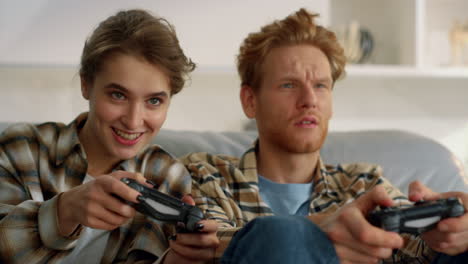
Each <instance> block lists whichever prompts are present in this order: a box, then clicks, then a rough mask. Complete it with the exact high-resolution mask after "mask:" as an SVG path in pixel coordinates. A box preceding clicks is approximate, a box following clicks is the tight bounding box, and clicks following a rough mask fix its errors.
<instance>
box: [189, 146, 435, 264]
mask: <svg viewBox="0 0 468 264" xmlns="http://www.w3.org/2000/svg"><path fill="white" fill-rule="evenodd" d="M181 160H182V162H183V163H184V164H185V165H186V167H187V168H188V170H189V171H190V173H191V175H192V179H193V183H192V195H193V197H194V199H195V202H196V204H197V206H198V207H200V208H202V210H203V211H204V212H205V214H206V216H207V218H209V219H214V220H216V221H217V222H218V223H219V224H220V226H221V228H220V229H219V231H218V234H217V235H218V238H219V239H220V246H219V247H218V249H217V250H216V252H215V256H216V259H215V261H214V262H218V261H219V258H220V257H221V256H222V254H223V253H224V250H225V249H226V247H227V246H228V244H229V242H230V241H231V239H232V237H233V236H234V235H235V233H236V232H237V231H238V230H239V229H240V228H242V227H243V226H244V225H246V224H247V223H248V222H249V221H251V220H253V219H254V218H256V217H259V216H269V215H273V212H272V210H271V208H269V207H268V205H267V204H266V203H265V202H263V201H262V199H261V197H260V194H259V188H258V172H257V161H256V152H255V147H252V148H251V149H249V150H248V151H247V152H246V153H245V154H244V155H243V156H242V157H241V158H240V159H238V158H234V157H229V156H224V155H210V154H207V153H193V154H188V155H186V156H184V157H182V158H181ZM314 176H315V177H314V191H313V193H312V194H311V197H310V207H309V215H312V214H317V213H325V214H328V213H333V212H335V211H336V210H338V209H339V208H340V207H342V206H343V205H345V204H347V203H349V202H351V201H353V200H354V199H356V198H357V197H359V196H360V195H362V194H364V193H365V192H367V191H369V190H370V189H371V188H373V187H374V186H376V185H382V186H384V188H385V189H386V190H387V192H388V194H389V195H390V196H391V197H392V199H394V200H397V201H398V202H405V203H408V200H407V198H406V197H405V196H404V195H403V194H402V193H401V192H400V191H399V190H397V189H396V188H395V187H393V186H392V185H391V184H390V183H389V182H388V180H386V179H385V178H383V177H382V170H381V168H380V167H379V166H375V165H370V164H365V163H356V164H345V165H338V166H328V165H324V164H323V162H322V161H321V160H319V163H318V166H317V168H316V171H315V174H314ZM405 239H406V240H407V243H406V246H405V248H403V249H402V250H399V252H398V253H397V254H396V255H395V256H394V257H395V261H396V262H397V263H430V259H431V258H433V257H434V255H435V252H434V251H432V250H431V249H430V248H429V247H428V246H426V244H425V243H424V241H422V240H421V239H419V238H418V237H414V236H413V237H411V236H406V237H405ZM386 261H388V262H389V263H393V259H389V260H386ZM405 261H406V262H405Z"/></svg>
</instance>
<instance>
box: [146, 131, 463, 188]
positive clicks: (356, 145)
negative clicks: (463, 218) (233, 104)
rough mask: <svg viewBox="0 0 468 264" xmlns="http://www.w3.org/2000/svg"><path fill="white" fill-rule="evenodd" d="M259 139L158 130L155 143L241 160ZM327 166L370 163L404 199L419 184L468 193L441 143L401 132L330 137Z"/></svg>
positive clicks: (173, 149)
mask: <svg viewBox="0 0 468 264" xmlns="http://www.w3.org/2000/svg"><path fill="white" fill-rule="evenodd" d="M256 137H257V132H256V131H245V132H196V131H174V130H167V129H166V130H165V129H163V130H161V132H160V133H159V134H158V135H157V136H156V138H155V139H154V143H156V144H158V145H161V146H162V147H163V148H164V149H165V150H167V151H169V152H170V153H172V154H173V155H175V156H177V157H179V156H182V155H184V154H187V153H189V152H199V151H202V152H209V153H213V154H217V153H222V154H229V155H234V156H240V155H242V153H243V152H244V151H245V150H246V149H247V148H248V147H249V146H250V145H251V144H252V142H253V141H254V140H255V138H256ZM321 156H322V159H323V160H324V162H325V163H328V164H338V163H350V162H369V163H374V164H379V165H380V166H382V167H383V171H384V175H385V177H386V178H387V179H389V180H390V182H392V183H393V184H394V185H395V186H396V187H398V188H399V189H400V190H401V191H403V192H404V193H407V189H408V185H409V183H410V182H412V181H414V180H419V181H421V182H423V183H424V184H426V185H427V186H429V187H430V188H432V189H433V190H435V191H438V192H446V191H467V192H468V178H467V176H466V175H465V173H464V169H463V166H462V163H461V162H460V161H459V160H457V158H456V157H455V156H454V155H453V154H452V153H451V152H450V151H449V150H448V149H447V148H446V147H445V146H443V145H441V144H440V143H438V142H436V141H434V140H432V139H430V138H427V137H424V136H421V135H417V134H414V133H410V132H406V131H400V130H368V131H348V132H330V133H329V135H328V137H327V139H326V141H325V144H324V146H323V148H322V150H321Z"/></svg>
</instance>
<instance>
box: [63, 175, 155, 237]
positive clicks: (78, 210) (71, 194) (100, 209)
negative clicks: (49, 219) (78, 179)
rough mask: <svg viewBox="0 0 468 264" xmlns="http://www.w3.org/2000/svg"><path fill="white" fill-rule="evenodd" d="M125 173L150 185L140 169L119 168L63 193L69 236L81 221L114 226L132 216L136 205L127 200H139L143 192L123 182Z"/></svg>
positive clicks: (107, 226) (92, 225) (65, 226)
mask: <svg viewBox="0 0 468 264" xmlns="http://www.w3.org/2000/svg"><path fill="white" fill-rule="evenodd" d="M124 177H127V178H132V179H135V180H137V181H138V182H139V183H141V184H145V185H149V184H148V183H146V179H145V178H144V177H143V176H142V175H141V174H139V173H132V172H126V171H115V172H112V173H111V174H107V175H101V176H98V177H96V179H95V180H92V181H90V182H88V183H86V184H82V185H80V186H77V187H75V188H73V189H70V190H69V191H67V192H64V193H62V194H61V196H60V198H59V201H58V221H59V230H60V232H61V234H62V235H63V236H68V235H69V234H70V233H72V232H73V230H75V229H76V227H77V226H78V225H79V224H81V225H84V226H88V227H92V228H97V229H104V230H113V229H115V228H117V227H119V226H121V225H123V224H124V223H126V222H127V221H128V220H129V219H131V218H132V217H133V216H134V215H135V209H134V208H133V207H131V206H130V205H128V204H126V203H125V202H124V200H126V201H130V202H134V203H138V201H137V199H136V198H137V197H138V195H140V193H139V192H137V191H135V190H134V189H132V188H130V187H128V186H127V185H126V184H125V183H123V182H121V181H120V179H122V178H124Z"/></svg>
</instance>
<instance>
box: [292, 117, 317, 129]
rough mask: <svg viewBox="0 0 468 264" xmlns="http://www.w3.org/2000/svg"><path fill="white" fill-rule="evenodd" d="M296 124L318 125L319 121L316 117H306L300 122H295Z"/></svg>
mask: <svg viewBox="0 0 468 264" xmlns="http://www.w3.org/2000/svg"><path fill="white" fill-rule="evenodd" d="M294 125H295V126H298V127H316V126H317V125H318V122H317V119H316V118H315V117H304V118H301V119H300V120H299V121H298V122H296V123H294Z"/></svg>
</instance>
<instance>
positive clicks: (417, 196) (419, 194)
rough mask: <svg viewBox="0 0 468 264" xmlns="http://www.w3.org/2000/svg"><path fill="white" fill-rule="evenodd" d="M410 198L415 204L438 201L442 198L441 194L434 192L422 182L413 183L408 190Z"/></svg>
mask: <svg viewBox="0 0 468 264" xmlns="http://www.w3.org/2000/svg"><path fill="white" fill-rule="evenodd" d="M408 198H409V199H410V201H413V202H416V201H419V200H436V199H439V198H440V194H439V193H436V192H434V191H433V190H431V189H430V188H429V187H427V186H426V185H424V184H423V183H421V182H420V181H413V182H411V183H410V185H409V188H408Z"/></svg>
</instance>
